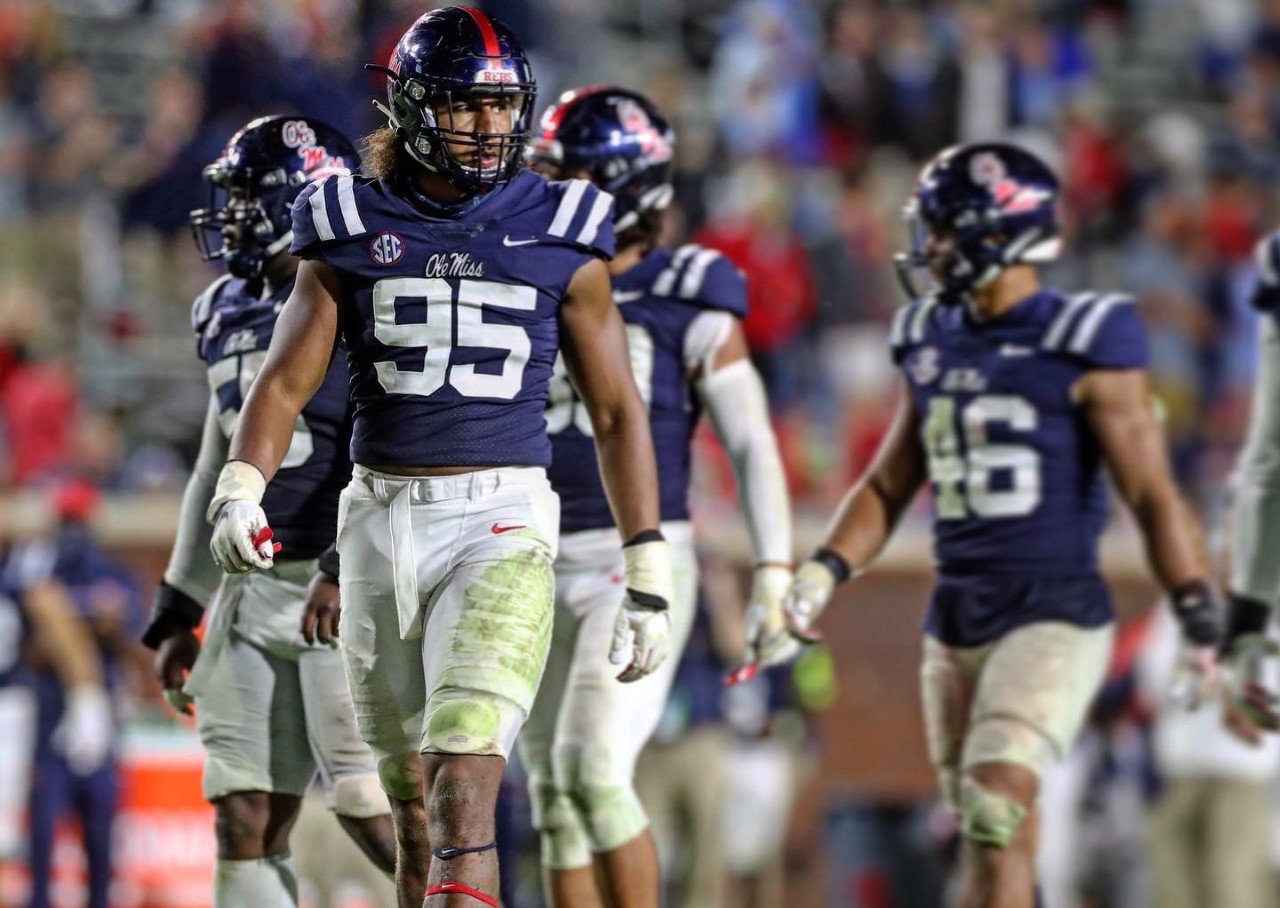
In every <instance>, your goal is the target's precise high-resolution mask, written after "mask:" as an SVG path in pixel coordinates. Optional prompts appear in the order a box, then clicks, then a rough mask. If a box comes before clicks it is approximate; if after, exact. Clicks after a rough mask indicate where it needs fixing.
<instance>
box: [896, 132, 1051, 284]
mask: <svg viewBox="0 0 1280 908" xmlns="http://www.w3.org/2000/svg"><path fill="white" fill-rule="evenodd" d="M1058 197H1059V183H1058V178H1057V177H1056V176H1054V174H1053V171H1051V170H1050V169H1049V167H1048V166H1047V165H1046V164H1045V163H1044V162H1043V161H1041V160H1040V159H1039V158H1038V157H1036V156H1035V155H1033V154H1031V153H1030V152H1028V151H1025V150H1024V149H1021V148H1018V147H1017V146H1015V145H1009V144H1006V143H1002V142H981V143H974V144H971V145H956V146H953V147H952V148H948V149H947V150H946V151H943V152H941V153H940V154H938V155H937V156H936V157H935V158H933V160H931V161H930V162H929V163H928V164H926V165H925V166H924V169H922V170H921V171H920V176H919V178H918V179H917V180H916V187H915V190H914V191H913V192H912V194H911V199H910V201H909V202H908V203H907V205H906V208H905V210H904V215H905V217H906V220H907V223H908V227H909V229H910V231H911V248H910V250H909V251H908V252H906V253H900V254H898V255H896V256H894V264H895V266H896V268H897V271H898V278H899V280H900V281H901V282H902V286H903V289H904V290H905V291H906V292H907V294H908V295H910V296H911V297H913V298H914V297H916V296H920V295H922V294H923V293H926V292H929V289H930V288H928V287H927V286H925V287H921V286H920V285H919V283H918V282H917V274H916V272H917V271H918V270H922V269H923V270H927V271H928V272H929V273H930V274H931V275H932V279H933V281H934V284H935V287H934V288H933V289H936V290H937V291H938V297H939V300H940V301H942V302H947V303H956V302H959V301H960V300H962V299H963V298H964V296H965V295H966V294H967V293H969V292H970V291H971V290H973V289H974V288H977V287H982V286H984V285H986V284H988V283H990V282H991V281H992V280H994V279H995V278H996V277H997V276H998V275H999V274H1000V272H1002V271H1003V270H1004V269H1005V268H1007V267H1009V266H1010V265H1014V264H1019V263H1041V262H1049V261H1052V260H1053V259H1055V258H1057V256H1058V253H1059V251H1060V250H1061V246H1062V241H1061V239H1060V238H1059V232H1058V213H1057V205H1058ZM931 241H932V242H931Z"/></svg>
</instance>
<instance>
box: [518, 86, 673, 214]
mask: <svg viewBox="0 0 1280 908" xmlns="http://www.w3.org/2000/svg"><path fill="white" fill-rule="evenodd" d="M674 152H675V134H674V133H673V132H672V131H671V126H670V125H669V124H668V123H667V120H666V118H665V117H664V116H663V115H662V114H661V112H659V110H658V108H657V107H655V106H654V104H653V102H652V101H650V100H649V99H648V98H646V97H645V96H644V95H641V94H639V93H637V92H634V91H629V90H627V89H625V88H612V87H608V86H603V85H596V86H591V87H588V88H579V89H575V90H574V91H569V92H565V93H564V94H563V95H561V96H560V99H559V100H558V101H556V103H555V104H553V105H552V106H551V107H549V108H548V109H547V111H546V113H544V114H543V115H542V122H541V124H539V126H538V131H537V134H536V135H535V136H534V140H533V149H532V154H533V163H534V166H535V168H539V169H543V170H544V172H546V173H547V174H548V175H549V176H554V177H557V178H560V177H568V176H573V175H575V174H578V173H586V174H587V175H588V176H589V178H590V180H591V182H593V183H595V184H596V185H597V186H599V187H600V188H601V189H603V190H605V191H606V192H608V193H610V194H611V195H612V196H613V198H614V230H615V231H617V232H618V233H621V232H622V231H624V230H626V229H627V228H629V227H632V226H634V225H635V224H636V222H637V221H638V220H639V217H640V214H641V213H642V212H645V211H660V210H662V209H663V208H666V207H667V206H668V205H669V204H671V198H672V194H673V192H672V187H671V170H672V167H673V159H674V156H675V155H674Z"/></svg>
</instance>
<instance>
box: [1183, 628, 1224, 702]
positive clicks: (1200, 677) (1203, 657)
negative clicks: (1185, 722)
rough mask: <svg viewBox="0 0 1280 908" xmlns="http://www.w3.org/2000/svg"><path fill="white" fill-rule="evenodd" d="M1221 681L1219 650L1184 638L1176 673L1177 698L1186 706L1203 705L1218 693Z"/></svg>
mask: <svg viewBox="0 0 1280 908" xmlns="http://www.w3.org/2000/svg"><path fill="white" fill-rule="evenodd" d="M1221 681H1222V671H1221V669H1220V667H1219V665H1218V652H1217V650H1216V649H1214V648H1213V647H1211V646H1193V645H1191V644H1189V643H1185V642H1184V643H1183V645H1182V649H1181V652H1180V653H1179V654H1178V668H1177V671H1176V672H1175V673H1174V680H1173V690H1172V691H1171V695H1172V697H1173V699H1174V700H1175V701H1176V702H1178V703H1180V704H1182V706H1183V707H1185V708H1186V709H1189V710H1196V709H1199V708H1200V707H1201V706H1203V705H1204V704H1206V703H1208V702H1210V701H1211V700H1213V698H1214V697H1215V696H1216V695H1217V694H1218V691H1219V688H1220V686H1221Z"/></svg>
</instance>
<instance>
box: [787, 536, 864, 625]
mask: <svg viewBox="0 0 1280 908" xmlns="http://www.w3.org/2000/svg"><path fill="white" fill-rule="evenodd" d="M849 574H850V571H849V567H848V565H847V564H845V562H844V559H843V558H841V557H840V556H839V555H837V554H836V553H835V552H833V551H831V550H830V549H818V551H817V552H815V553H814V554H813V557H811V558H809V560H808V561H806V562H805V563H804V564H802V565H800V567H799V568H798V569H797V570H796V575H795V577H794V578H793V579H792V581H791V587H790V588H789V589H788V590H787V595H786V597H785V598H784V599H783V600H782V613H783V616H784V617H785V618H786V622H787V630H788V631H789V632H790V633H791V636H792V637H794V638H795V639H796V640H797V641H798V642H800V643H817V642H818V641H820V640H821V639H822V634H820V633H818V632H817V631H815V630H814V629H813V625H814V623H815V622H816V621H817V620H818V617H819V616H820V615H821V614H822V612H823V611H824V610H825V609H826V607H827V603H828V602H830V601H831V594H832V593H834V592H835V589H836V584H838V583H840V581H842V580H845V579H847V578H848V577H849ZM842 575H843V576H842Z"/></svg>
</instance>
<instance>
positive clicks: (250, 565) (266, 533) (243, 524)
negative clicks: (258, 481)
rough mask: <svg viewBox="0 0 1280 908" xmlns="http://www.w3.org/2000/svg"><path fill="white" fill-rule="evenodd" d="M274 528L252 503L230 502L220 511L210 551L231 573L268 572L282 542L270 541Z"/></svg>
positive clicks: (260, 510) (214, 527)
mask: <svg viewBox="0 0 1280 908" xmlns="http://www.w3.org/2000/svg"><path fill="white" fill-rule="evenodd" d="M271 537H272V533H271V528H270V527H269V526H267V515H266V514H264V513H263V511H262V507H261V506H260V505H256V504H254V503H253V502H251V501H228V502H227V503H226V504H224V505H223V506H222V509H221V510H219V511H218V517H217V520H216V522H215V523H214V525H213V538H212V539H210V540H209V551H211V552H212V553H213V560H214V561H216V562H217V563H218V567H220V568H222V569H223V570H224V571H226V572H227V573H228V574H245V573H248V572H249V571H263V570H269V569H270V568H271V565H272V564H273V563H274V561H275V553H276V552H278V551H279V550H280V547H279V543H274V544H273V543H272V542H271Z"/></svg>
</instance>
